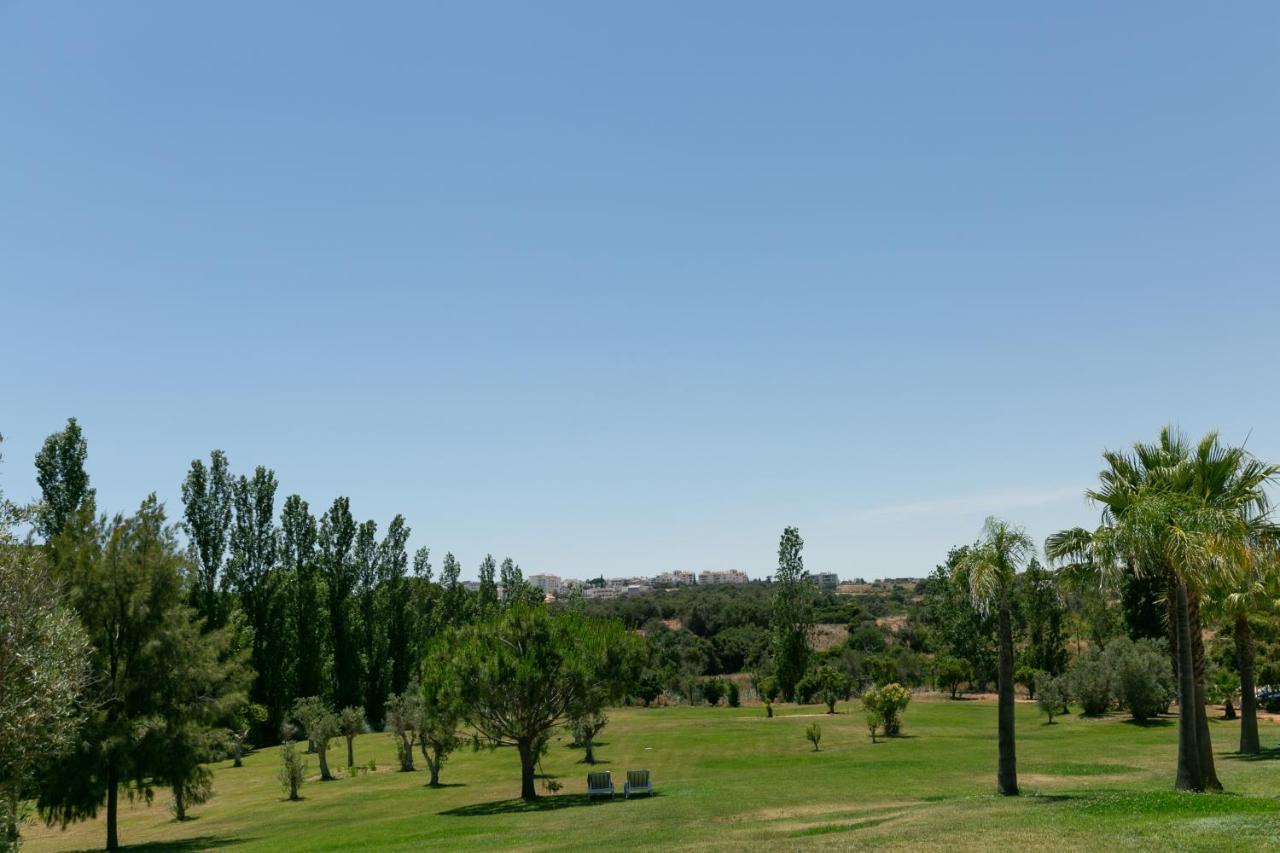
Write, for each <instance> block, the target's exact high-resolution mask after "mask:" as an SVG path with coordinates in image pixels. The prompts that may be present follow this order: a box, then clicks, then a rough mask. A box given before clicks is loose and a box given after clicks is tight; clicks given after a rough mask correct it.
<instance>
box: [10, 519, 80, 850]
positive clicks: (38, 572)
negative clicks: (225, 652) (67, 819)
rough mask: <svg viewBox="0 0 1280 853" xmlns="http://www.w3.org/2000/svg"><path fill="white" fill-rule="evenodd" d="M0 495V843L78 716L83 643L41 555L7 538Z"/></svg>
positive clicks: (13, 832) (13, 836)
mask: <svg viewBox="0 0 1280 853" xmlns="http://www.w3.org/2000/svg"><path fill="white" fill-rule="evenodd" d="M2 504H3V498H0V515H3V516H4V518H0V590H3V593H0V794H2V796H0V816H2V817H3V821H0V832H3V836H0V846H3V842H4V841H6V840H7V842H8V843H10V844H14V843H16V842H17V838H18V818H19V815H18V804H19V803H21V802H22V801H23V798H24V794H23V788H24V786H25V785H26V784H27V783H28V782H29V780H30V778H31V774H32V772H33V771H34V769H35V767H36V766H37V765H38V764H39V763H40V762H42V761H45V760H48V759H50V758H53V757H55V756H57V755H58V754H60V753H61V752H63V751H64V750H65V749H66V748H67V747H68V746H70V744H71V742H72V739H73V738H74V737H75V735H76V732H77V730H78V728H79V726H80V723H81V721H82V720H83V718H84V706H83V703H82V698H83V696H84V693H85V690H86V688H87V686H88V682H89V677H90V670H89V653H90V647H89V640H88V637H87V636H86V635H85V632H84V629H83V628H81V626H80V622H79V620H78V619H77V618H76V615H75V613H74V612H73V611H72V610H71V609H70V608H68V607H67V606H66V604H65V603H64V600H63V594H62V592H61V589H60V587H59V586H58V585H57V584H55V583H53V582H52V578H51V576H50V574H49V570H48V567H47V565H46V562H45V559H44V554H43V553H41V552H40V551H39V550H38V549H36V548H34V547H31V546H29V545H26V544H23V543H19V542H15V541H13V539H12V538H10V536H9V525H8V521H7V520H6V519H10V518H15V517H16V513H14V512H13V511H12V508H11V507H9V506H7V505H2Z"/></svg>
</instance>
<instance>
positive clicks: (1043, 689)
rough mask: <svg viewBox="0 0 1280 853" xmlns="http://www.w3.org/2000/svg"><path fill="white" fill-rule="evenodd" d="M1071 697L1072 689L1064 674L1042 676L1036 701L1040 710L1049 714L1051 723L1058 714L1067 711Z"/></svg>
mask: <svg viewBox="0 0 1280 853" xmlns="http://www.w3.org/2000/svg"><path fill="white" fill-rule="evenodd" d="M1069 698H1070V690H1069V688H1068V685H1067V682H1066V678H1065V677H1064V676H1057V677H1056V678H1055V677H1054V676H1051V675H1045V676H1043V677H1041V679H1040V682H1039V690H1038V691H1037V692H1036V703H1037V704H1039V706H1040V710H1041V711H1044V713H1045V714H1047V715H1048V717H1049V722H1050V723H1052V722H1053V718H1054V717H1055V716H1057V715H1058V714H1065V713H1066V709H1067V701H1068V700H1069Z"/></svg>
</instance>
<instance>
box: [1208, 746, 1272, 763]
mask: <svg viewBox="0 0 1280 853" xmlns="http://www.w3.org/2000/svg"><path fill="white" fill-rule="evenodd" d="M1218 755H1220V756H1222V757H1223V758H1227V759H1230V760H1232V761H1280V746H1277V747H1272V748H1271V749H1264V750H1262V752H1259V753H1257V754H1256V755H1250V754H1249V753H1247V752H1219V753H1218Z"/></svg>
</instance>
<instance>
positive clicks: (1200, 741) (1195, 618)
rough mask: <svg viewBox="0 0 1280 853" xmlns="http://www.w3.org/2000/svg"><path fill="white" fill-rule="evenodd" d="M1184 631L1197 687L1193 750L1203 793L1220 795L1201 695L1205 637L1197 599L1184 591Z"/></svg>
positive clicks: (1203, 701)
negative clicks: (1197, 758)
mask: <svg viewBox="0 0 1280 853" xmlns="http://www.w3.org/2000/svg"><path fill="white" fill-rule="evenodd" d="M1187 627H1188V630H1189V631H1190V633H1191V665H1192V667H1193V669H1192V674H1193V675H1194V676H1195V686H1196V709H1195V710H1196V746H1197V747H1198V748H1199V750H1200V773H1201V775H1202V776H1203V777H1204V789H1205V790H1206V791H1221V790H1222V783H1221V782H1219V781H1218V773H1217V771H1216V770H1215V769H1214V766H1213V741H1212V740H1211V739H1210V737H1209V712H1208V711H1207V710H1206V709H1205V705H1206V704H1208V700H1207V699H1206V698H1205V692H1204V670H1205V656H1204V635H1203V632H1202V631H1201V627H1200V595H1199V594H1198V593H1195V592H1192V591H1191V590H1187Z"/></svg>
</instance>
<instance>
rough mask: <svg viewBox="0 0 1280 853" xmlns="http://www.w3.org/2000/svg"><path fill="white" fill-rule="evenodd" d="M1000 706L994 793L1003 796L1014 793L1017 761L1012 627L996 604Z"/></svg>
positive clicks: (1006, 607)
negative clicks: (998, 626)
mask: <svg viewBox="0 0 1280 853" xmlns="http://www.w3.org/2000/svg"><path fill="white" fill-rule="evenodd" d="M999 677H1000V679H999V680H1000V684H999V690H1000V702H999V709H998V718H999V732H998V740H999V751H1000V760H999V765H998V768H997V771H996V790H997V791H999V792H1000V793H1001V794H1004V795H1006V796H1015V795H1016V794H1017V793H1018V760H1017V756H1016V754H1015V752H1014V735H1013V626H1012V624H1011V619H1010V617H1009V604H1008V602H1005V601H1002V602H1001V603H1000V671H999Z"/></svg>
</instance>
